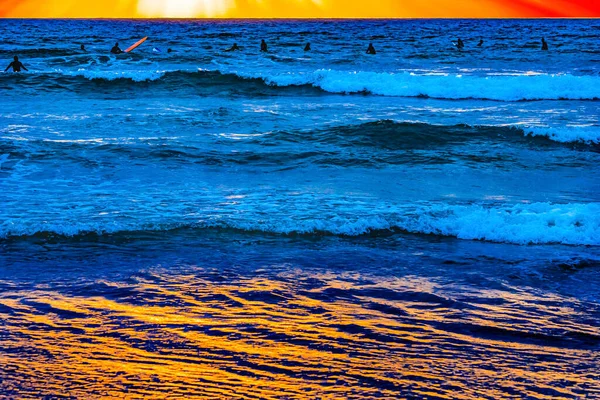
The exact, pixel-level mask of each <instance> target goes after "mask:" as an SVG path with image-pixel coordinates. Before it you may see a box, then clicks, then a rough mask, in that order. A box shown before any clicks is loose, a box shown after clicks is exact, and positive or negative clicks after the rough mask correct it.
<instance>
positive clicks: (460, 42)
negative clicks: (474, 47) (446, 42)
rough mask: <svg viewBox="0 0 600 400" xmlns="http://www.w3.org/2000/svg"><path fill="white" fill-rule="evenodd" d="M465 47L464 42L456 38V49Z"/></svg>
mask: <svg viewBox="0 0 600 400" xmlns="http://www.w3.org/2000/svg"><path fill="white" fill-rule="evenodd" d="M464 47H465V44H464V43H463V41H462V39H461V38H458V42H456V48H457V49H463V48H464Z"/></svg>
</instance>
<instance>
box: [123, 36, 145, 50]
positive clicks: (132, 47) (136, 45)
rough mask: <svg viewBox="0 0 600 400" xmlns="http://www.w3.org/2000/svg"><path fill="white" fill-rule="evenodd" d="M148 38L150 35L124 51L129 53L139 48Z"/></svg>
mask: <svg viewBox="0 0 600 400" xmlns="http://www.w3.org/2000/svg"><path fill="white" fill-rule="evenodd" d="M146 39H148V36H146V37H145V38H143V39H141V40H138V41H137V42H135V43H134V44H132V45H131V47H128V48H127V50H125V51H124V53H129V52H130V51H131V50H133V49H135V48H137V47H138V46H139V45H140V44H142V43H144V42H145V41H146Z"/></svg>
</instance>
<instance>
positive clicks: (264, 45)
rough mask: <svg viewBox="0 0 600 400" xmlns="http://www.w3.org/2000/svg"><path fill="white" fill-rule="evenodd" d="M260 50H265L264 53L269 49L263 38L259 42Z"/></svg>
mask: <svg viewBox="0 0 600 400" xmlns="http://www.w3.org/2000/svg"><path fill="white" fill-rule="evenodd" d="M260 51H262V52H265V53H266V52H268V51H269V48H268V47H267V42H265V39H263V40H262V41H261V42H260Z"/></svg>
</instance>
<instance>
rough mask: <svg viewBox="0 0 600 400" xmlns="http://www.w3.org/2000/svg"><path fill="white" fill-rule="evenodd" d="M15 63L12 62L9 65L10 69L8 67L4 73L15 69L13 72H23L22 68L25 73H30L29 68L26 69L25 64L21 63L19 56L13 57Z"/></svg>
mask: <svg viewBox="0 0 600 400" xmlns="http://www.w3.org/2000/svg"><path fill="white" fill-rule="evenodd" d="M13 60H14V61H13V62H11V63H10V64H8V67H6V69H5V70H4V72H6V71H8V70H9V69H11V68H12V69H13V72H21V68H22V69H24V70H25V71H29V70H28V69H27V68H25V66H24V65H23V63H22V62H21V61H19V57H18V56H14V57H13Z"/></svg>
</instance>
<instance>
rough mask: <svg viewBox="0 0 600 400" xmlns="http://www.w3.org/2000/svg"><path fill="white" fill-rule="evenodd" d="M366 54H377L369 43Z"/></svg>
mask: <svg viewBox="0 0 600 400" xmlns="http://www.w3.org/2000/svg"><path fill="white" fill-rule="evenodd" d="M367 54H377V52H376V51H375V47H373V43H369V47H368V48H367Z"/></svg>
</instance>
